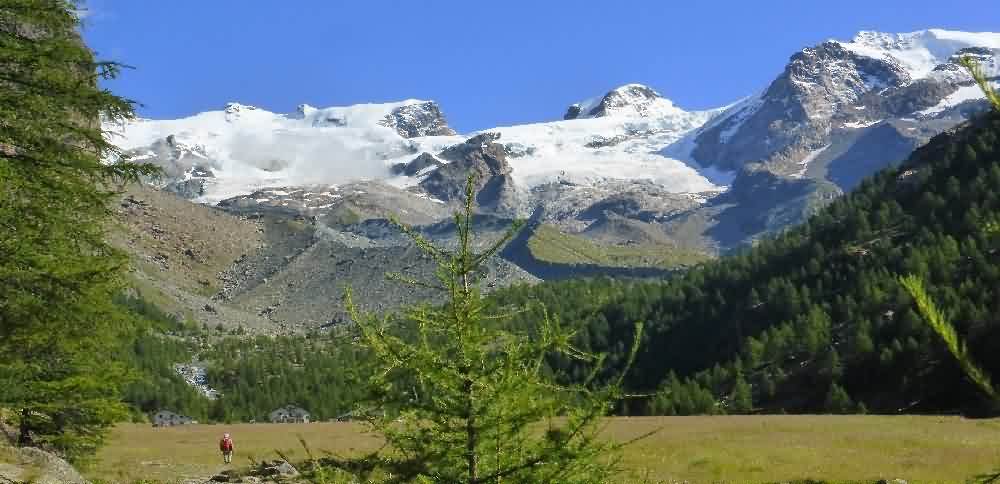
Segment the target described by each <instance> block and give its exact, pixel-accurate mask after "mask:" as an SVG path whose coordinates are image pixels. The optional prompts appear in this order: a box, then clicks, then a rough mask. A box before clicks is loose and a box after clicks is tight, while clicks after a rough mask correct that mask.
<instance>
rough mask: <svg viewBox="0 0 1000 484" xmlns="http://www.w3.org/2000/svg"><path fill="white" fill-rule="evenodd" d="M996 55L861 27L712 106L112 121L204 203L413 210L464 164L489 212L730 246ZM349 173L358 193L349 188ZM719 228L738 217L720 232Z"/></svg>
mask: <svg viewBox="0 0 1000 484" xmlns="http://www.w3.org/2000/svg"><path fill="white" fill-rule="evenodd" d="M998 54H1000V34H994V33H964V32H952V31H945V30H926V31H919V32H913V33H906V34H885V33H877V32H861V33H860V34H858V35H857V36H856V37H855V38H854V39H853V40H852V41H850V42H842V41H837V40H830V41H827V42H824V43H822V44H820V45H817V46H814V47H808V48H805V49H803V50H802V51H800V52H798V53H795V54H794V55H793V56H792V57H791V59H790V61H789V63H788V64H787V66H786V67H785V69H784V70H783V72H781V73H780V75H778V76H777V78H776V79H775V80H774V81H773V82H772V83H771V84H770V85H769V86H767V88H766V89H764V90H762V91H761V92H759V93H757V94H754V95H751V96H748V97H746V98H744V99H742V100H741V101H739V102H736V103H734V104H732V105H729V106H725V107H722V108H719V109H714V110H707V111H686V110H684V109H682V108H680V107H678V106H676V105H675V104H674V103H673V102H671V101H670V100H669V99H667V98H665V97H663V96H662V95H660V94H659V93H658V92H656V91H655V90H653V89H652V88H650V87H647V86H644V85H641V84H628V85H624V86H621V87H617V88H614V89H611V90H610V91H608V92H607V93H605V94H603V95H601V96H597V97H594V98H592V99H589V100H586V101H583V102H579V103H576V104H573V105H571V106H570V107H569V109H568V110H567V112H566V113H565V115H564V116H563V119H562V120H557V121H551V122H541V123H534V124H525V125H518V126H506V127H497V128H493V129H489V130H484V131H481V132H474V133H467V134H464V135H458V134H456V133H455V131H454V130H452V129H451V128H450V127H449V126H448V124H447V121H446V119H445V116H444V114H443V113H442V110H441V108H440V107H439V106H438V105H437V104H436V103H434V102H432V101H421V100H406V101H402V102H398V103H385V104H363V105H355V106H347V107H331V108H314V107H311V106H308V105H302V106H300V107H299V109H298V110H297V111H296V112H295V113H290V114H279V113H272V112H269V111H266V110H263V109H258V108H254V107H252V106H245V105H241V104H237V103H230V104H228V105H226V107H225V108H224V109H222V110H219V111H210V112H205V113H200V114H197V115H194V116H191V117H188V118H183V119H177V120H148V119H141V120H137V121H135V122H131V123H128V124H126V125H124V126H109V129H110V130H111V131H113V132H114V133H115V138H114V141H115V142H116V143H117V144H119V145H120V146H122V147H123V148H125V149H127V150H129V152H130V154H131V155H132V157H133V159H134V160H137V161H148V162H152V163H155V164H158V165H160V166H162V167H163V168H164V172H165V180H163V181H162V183H163V184H164V186H165V188H167V189H168V190H171V191H175V192H177V193H180V194H181V195H183V196H185V197H187V198H191V199H195V200H197V201H200V202H205V203H216V202H219V201H222V200H225V199H232V198H233V197H238V198H239V200H238V203H236V202H234V201H232V200H230V201H229V202H228V205H229V206H237V205H238V206H240V207H247V206H254V205H255V204H265V205H267V204H270V205H279V206H283V207H286V208H287V207H298V208H297V209H299V210H302V211H306V212H309V213H311V214H317V215H319V216H323V215H324V214H325V213H341V212H338V210H341V208H340V205H339V204H343V203H346V202H344V200H346V197H342V194H343V193H354V192H357V191H363V192H364V194H365V196H366V197H367V198H368V199H369V200H371V201H370V202H369V204H368V205H369V206H367V208H365V209H364V210H362V211H363V212H365V213H371V214H381V213H383V212H386V211H391V210H397V209H398V210H403V211H405V210H406V203H407V202H405V199H407V198H408V197H409V198H410V199H413V200H420V201H419V202H416V201H414V202H413V206H414V207H416V206H417V205H419V206H420V209H419V210H416V209H415V210H416V211H417V212H419V213H421V214H422V215H421V217H422V218H421V220H423V219H425V218H427V217H431V216H432V214H435V213H437V211H436V209H435V208H434V204H438V205H442V206H443V205H447V204H449V203H450V202H451V201H452V200H454V199H455V198H456V195H457V194H458V193H459V192H458V191H456V190H459V189H460V188H461V187H460V186H459V185H460V184H461V183H462V182H463V180H464V174H465V173H467V172H468V171H470V170H471V171H475V172H477V173H478V174H480V175H481V180H480V186H478V187H477V188H478V192H477V196H478V197H480V202H481V205H482V206H483V207H484V209H485V210H487V211H493V212H495V213H496V214H497V215H502V216H512V215H520V216H525V215H528V214H532V213H536V212H539V209H541V210H540V213H536V215H538V216H539V217H540V220H542V221H548V222H552V223H555V224H557V225H559V226H561V227H563V228H564V229H566V230H570V231H575V232H580V233H586V232H587V230H588V229H594V227H596V225H595V224H601V223H604V222H606V221H607V220H608V219H607V217H608V216H609V214H613V215H615V216H619V217H626V218H630V219H634V220H636V221H637V223H639V222H641V223H642V224H654V225H655V226H656V227H657V228H655V230H659V231H663V232H664V234H665V236H668V237H675V238H676V237H681V236H680V235H678V234H679V233H681V232H683V233H684V234H686V235H684V236H683V237H681V238H684V239H685V240H694V241H695V242H693V243H695V244H699V245H701V244H708V245H720V246H722V247H726V246H730V245H735V244H739V243H742V242H745V241H746V240H747V239H748V238H752V237H754V236H756V235H759V234H760V233H762V232H767V231H770V230H775V229H778V228H780V227H781V226H783V225H785V224H788V223H794V222H795V221H797V220H800V219H801V218H802V217H804V216H805V215H806V214H807V213H808V211H809V210H811V209H813V208H815V206H817V205H818V204H821V203H824V201H825V200H828V199H829V198H830V197H831V196H835V195H836V194H837V193H839V192H840V191H841V190H843V189H847V188H850V187H851V186H852V185H853V184H854V183H857V181H858V180H860V179H861V178H862V177H863V176H866V175H868V174H870V173H872V172H874V171H875V170H877V169H879V168H881V167H884V166H886V165H888V164H891V163H894V162H898V161H900V160H901V159H903V158H905V156H906V155H907V154H908V153H909V152H910V151H912V149H913V148H914V147H916V146H918V145H919V144H921V143H923V142H924V141H925V140H927V139H928V138H929V137H930V136H933V135H935V134H937V133H940V132H941V131H943V130H945V129H947V128H949V127H951V126H953V125H955V124H957V123H959V122H961V121H962V120H964V119H966V118H967V117H968V116H969V115H971V114H972V113H974V112H976V111H977V110H981V109H983V107H984V103H983V102H982V95H981V93H980V92H979V91H978V90H977V88H976V86H974V85H973V83H972V81H971V78H970V77H969V76H968V74H967V73H966V72H965V71H964V69H963V68H962V67H961V66H959V65H958V63H957V62H958V60H959V58H960V57H961V56H965V55H970V56H973V57H975V58H976V59H977V61H978V62H979V63H980V64H981V65H983V66H984V68H985V69H986V71H987V72H988V73H990V74H991V75H997V74H998V73H1000V68H998V62H997V58H998ZM359 180H365V184H364V189H363V190H354V191H351V189H349V188H348V186H349V185H350V184H352V183H355V182H358V181H359ZM380 186H381V187H385V188H384V189H379V188H378V187H380ZM729 187H732V189H731V190H729V192H726V190H727V188H729ZM338 190H340V191H338ZM291 193H294V194H295V197H293V198H294V200H293V199H291V198H289V197H291V196H290V195H289V196H283V195H281V194H291ZM310 197H312V198H310ZM338 200H339V201H338ZM352 200H353V201H352V202H351V203H352V204H354V205H352V206H353V207H355V208H357V207H358V206H360V205H364V204H363V203H361V202H359V201H358V200H357V197H352ZM379 200H381V201H379ZM385 200H392V202H391V203H389V202H385ZM612 200H613V201H614V202H613V203H612V202H610V201H612ZM750 202H753V203H750ZM428 203H430V204H431V205H428ZM751 206H752V207H753V208H752V211H754V212H753V213H750V212H741V213H740V215H739V216H732V214H731V211H732V210H742V209H745V210H750V209H749V208H747V207H751ZM372 207H381V208H377V209H376V208H372ZM609 207H610V208H609ZM614 207H619V208H620V207H629V208H628V209H627V210H624V211H623V210H619V208H614ZM356 211H357V210H355V212H356ZM727 211H728V212H727ZM619 212H621V213H619ZM758 212H759V213H758ZM441 213H447V211H446V210H445V211H443V212H441ZM726 213H730V215H729V216H727V215H726ZM779 213H780V215H776V214H779ZM373 216H374V215H373ZM755 217H763V218H764V219H766V220H765V221H764V222H761V223H751V222H752V220H754V218H755ZM338 220H339V219H338ZM686 220H687V221H691V220H698V222H697V223H696V224H694V226H692V223H693V222H692V223H688V222H685V221H686ZM748 220H749V221H750V222H748ZM616 223H617V222H616ZM727 224H734V226H738V227H739V228H738V229H732V230H729V229H725V230H724V229H723V228H719V227H722V226H727ZM619 225H620V224H619ZM692 227H693V228H692ZM594 230H596V229H594ZM594 230H592V231H594ZM642 230H644V231H647V232H648V230H651V229H649V227H645V226H644V228H643V229H642ZM692 231H693V232H694V233H695V236H694V237H691V236H690V234H691V233H692ZM723 232H725V233H727V234H729V235H727V236H725V237H720V236H719V235H718V234H719V233H723ZM602 233H604V232H602ZM605 235H606V234H605Z"/></svg>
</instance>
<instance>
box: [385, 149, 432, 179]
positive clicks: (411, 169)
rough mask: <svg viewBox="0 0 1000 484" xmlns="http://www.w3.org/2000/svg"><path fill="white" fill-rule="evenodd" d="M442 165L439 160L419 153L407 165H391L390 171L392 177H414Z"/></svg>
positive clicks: (428, 154) (427, 154) (430, 155)
mask: <svg viewBox="0 0 1000 484" xmlns="http://www.w3.org/2000/svg"><path fill="white" fill-rule="evenodd" d="M441 165H443V163H441V160H439V159H437V158H435V157H434V155H432V154H430V153H421V154H420V156H418V157H416V158H414V159H412V160H410V162H409V163H399V164H396V165H393V167H392V168H391V171H392V173H393V174H394V175H406V176H416V175H417V174H418V173H420V172H422V171H424V170H426V169H428V168H430V167H440V166H441Z"/></svg>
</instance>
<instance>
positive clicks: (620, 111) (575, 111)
mask: <svg viewBox="0 0 1000 484" xmlns="http://www.w3.org/2000/svg"><path fill="white" fill-rule="evenodd" d="M677 112H683V111H682V110H681V109H679V108H677V107H675V106H674V103H672V102H670V100H669V99H667V98H665V97H663V96H661V95H660V93H658V92H656V91H655V90H654V89H653V88H651V87H649V86H646V85H644V84H637V83H631V84H625V85H622V86H618V87H616V88H614V89H612V90H610V91H608V92H607V94H605V95H604V96H602V97H601V98H591V99H588V100H586V101H582V102H578V103H574V104H572V105H570V107H569V108H568V109H567V110H566V114H565V115H564V116H563V119H582V118H603V117H641V118H647V117H659V116H664V115H668V114H675V113H677Z"/></svg>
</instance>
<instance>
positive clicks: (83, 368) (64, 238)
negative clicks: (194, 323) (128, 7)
mask: <svg viewBox="0 0 1000 484" xmlns="http://www.w3.org/2000/svg"><path fill="white" fill-rule="evenodd" d="M75 7H76V5H75V4H74V3H72V2H69V1H66V0H7V1H5V2H3V6H2V7H0V355H3V358H0V388H3V391H2V392H0V407H6V408H8V409H12V410H14V411H15V413H16V418H17V423H18V425H19V427H20V437H19V441H20V442H21V443H22V444H34V445H46V446H50V447H54V448H56V449H59V450H61V451H63V452H64V453H66V454H67V455H69V456H70V457H76V456H79V455H83V454H86V453H88V452H90V451H92V450H93V449H94V448H95V447H96V446H97V445H99V444H100V442H101V439H102V436H103V430H104V429H106V428H107V427H108V426H109V425H110V424H111V423H112V422H114V421H115V420H117V419H119V418H123V417H124V416H125V412H124V408H123V406H122V405H121V404H120V389H121V384H122V382H123V381H124V380H125V377H126V372H125V369H124V368H123V366H122V365H121V364H117V363H114V362H112V361H110V360H109V359H108V358H107V355H108V350H109V349H111V348H114V347H115V345H116V342H118V341H121V339H122V337H123V336H124V335H125V334H126V333H127V332H128V330H129V329H130V327H131V326H132V323H133V322H132V320H131V317H130V316H128V315H127V314H126V313H124V312H123V309H122V308H121V307H120V306H118V305H116V304H114V303H113V302H112V296H113V295H114V294H115V293H116V292H117V290H118V288H119V283H120V282H121V276H122V271H123V268H124V264H125V262H126V260H125V258H124V257H123V256H122V255H121V254H120V253H119V252H117V251H116V250H114V249H113V248H111V247H110V246H109V245H108V244H107V243H106V242H105V240H106V239H105V228H106V226H107V224H108V217H107V215H108V206H109V205H108V204H109V202H110V200H111V197H112V196H113V193H112V191H111V190H110V187H111V186H113V184H114V183H115V182H122V181H129V180H135V179H137V178H138V177H139V176H142V175H149V174H152V173H153V172H154V170H153V169H152V168H148V167H142V166H137V165H134V164H130V163H127V162H122V163H116V164H105V163H103V162H102V161H103V160H106V159H115V158H118V157H119V155H120V153H119V151H118V150H117V149H116V148H115V147H114V146H112V145H111V144H109V142H108V141H106V140H105V137H104V133H103V132H102V131H101V127H100V122H99V116H102V115H103V116H107V117H108V118H109V119H121V118H123V117H128V116H131V115H132V105H131V103H130V102H129V101H127V100H124V99H122V98H119V97H117V96H115V95H113V94H111V93H110V92H108V91H107V90H103V89H100V88H99V87H98V86H97V80H98V78H111V77H114V76H115V75H117V73H118V71H119V66H118V65H117V64H114V63H107V62H95V61H94V59H93V54H92V53H91V52H90V50H88V49H87V47H86V46H85V45H84V44H83V42H82V41H81V40H80V38H79V35H78V34H77V32H76V27H77V26H78V23H79V19H78V18H77V16H76V14H75V11H76V10H75Z"/></svg>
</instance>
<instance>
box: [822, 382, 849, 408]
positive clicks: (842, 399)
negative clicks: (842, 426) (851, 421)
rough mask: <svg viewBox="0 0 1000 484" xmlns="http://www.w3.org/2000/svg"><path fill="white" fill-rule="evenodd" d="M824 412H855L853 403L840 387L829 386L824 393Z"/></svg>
mask: <svg viewBox="0 0 1000 484" xmlns="http://www.w3.org/2000/svg"><path fill="white" fill-rule="evenodd" d="M825 406H826V411H827V412H830V413H851V412H853V411H855V410H856V409H855V407H854V402H853V401H851V397H850V396H849V395H848V394H847V391H846V390H844V389H843V388H842V387H841V386H840V385H838V384H836V383H831V384H830V389H829V390H828V391H827V393H826V404H825Z"/></svg>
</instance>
